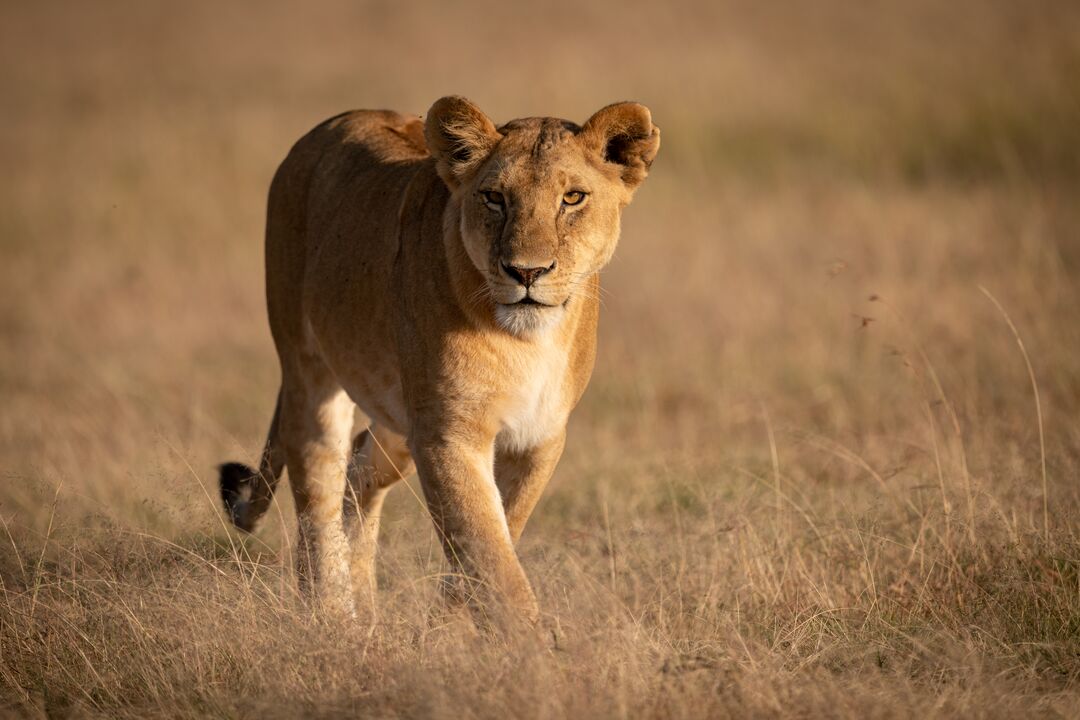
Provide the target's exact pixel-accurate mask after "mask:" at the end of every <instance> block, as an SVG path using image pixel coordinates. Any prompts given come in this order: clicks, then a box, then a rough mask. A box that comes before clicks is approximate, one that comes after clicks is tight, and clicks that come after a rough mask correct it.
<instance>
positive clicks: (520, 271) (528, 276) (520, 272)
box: [502, 263, 555, 287]
mask: <svg viewBox="0 0 1080 720" xmlns="http://www.w3.org/2000/svg"><path fill="white" fill-rule="evenodd" d="M502 268H503V270H505V271H506V274H507V275H509V276H510V277H512V278H514V279H515V280H517V281H518V282H519V283H521V284H522V285H524V286H525V287H531V286H532V284H533V283H534V282H536V281H537V280H538V279H539V278H540V276H541V275H543V274H544V273H547V272H551V271H552V270H554V269H555V263H551V264H550V265H548V266H547V267H520V266H518V265H507V264H506V263H503V264H502Z"/></svg>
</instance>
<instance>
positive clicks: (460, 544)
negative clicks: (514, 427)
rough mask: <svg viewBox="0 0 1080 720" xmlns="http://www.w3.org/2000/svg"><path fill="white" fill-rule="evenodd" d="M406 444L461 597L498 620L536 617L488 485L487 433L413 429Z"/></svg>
mask: <svg viewBox="0 0 1080 720" xmlns="http://www.w3.org/2000/svg"><path fill="white" fill-rule="evenodd" d="M410 446H411V448H412V455H413V458H414V459H415V461H416V467H417V471H418V473H419V476H420V484H421V485H422V487H423V489H424V496H425V497H426V499H427V504H428V509H429V510H430V512H431V517H432V519H433V520H434V522H435V527H436V529H437V530H438V532H439V536H440V539H441V540H442V543H443V549H444V551H445V552H446V557H447V559H448V560H449V562H450V565H451V568H452V569H453V570H454V571H455V572H456V573H458V574H459V576H460V583H459V584H458V586H457V587H458V588H459V590H460V592H461V593H462V596H463V597H462V598H461V599H462V600H464V601H466V602H468V604H469V605H470V606H472V607H473V608H474V609H475V610H478V611H480V612H490V611H495V613H494V614H495V616H496V617H495V619H496V620H497V621H504V620H508V619H512V618H514V617H518V618H524V619H526V620H528V621H529V622H535V621H536V619H537V617H538V615H539V608H538V607H537V604H536V598H535V597H534V595H533V592H532V588H531V587H529V581H528V579H527V578H526V577H525V572H524V571H523V570H522V568H521V563H519V562H518V558H517V555H516V553H515V552H514V543H513V540H512V538H511V535H510V530H509V528H508V527H507V524H506V515H505V513H504V511H503V505H502V501H501V500H500V498H499V491H498V488H497V487H496V485H495V477H494V435H493V434H489V433H484V432H481V431H479V430H477V429H476V428H453V429H448V428H440V429H439V430H438V431H437V432H423V431H420V432H414V435H413V437H412V438H411V442H410ZM504 610H510V613H509V614H507V613H505V612H503V611H504Z"/></svg>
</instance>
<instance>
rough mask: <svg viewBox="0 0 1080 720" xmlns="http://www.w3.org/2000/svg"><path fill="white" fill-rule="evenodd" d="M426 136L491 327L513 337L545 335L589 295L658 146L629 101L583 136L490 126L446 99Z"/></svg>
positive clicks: (567, 126) (572, 129)
mask: <svg viewBox="0 0 1080 720" xmlns="http://www.w3.org/2000/svg"><path fill="white" fill-rule="evenodd" d="M424 132H425V136H426V140H427V144H428V148H429V149H430V150H431V153H432V155H434V156H435V159H436V166H437V168H438V172H439V176H440V177H441V178H442V179H443V181H444V182H445V183H446V185H447V186H448V187H449V188H450V190H451V192H452V193H453V198H454V202H453V203H452V205H451V207H455V208H459V212H460V219H459V224H460V229H461V238H462V242H463V243H464V246H465V250H466V252H467V253H468V255H469V258H470V259H471V260H472V262H473V264H474V265H475V266H476V268H477V270H479V271H480V273H481V274H482V275H483V276H484V278H485V280H486V289H487V290H488V291H489V293H490V296H491V299H492V300H493V301H494V302H495V317H496V319H497V321H498V322H499V324H500V325H502V327H503V328H505V329H506V330H508V331H509V332H511V333H513V334H515V335H528V334H530V333H535V332H537V331H540V330H542V329H544V328H547V327H551V326H552V325H554V324H555V323H556V322H557V321H558V319H559V317H560V316H561V314H562V313H563V312H564V309H565V307H566V306H567V304H568V303H570V302H573V300H574V298H575V297H577V296H579V295H581V294H582V293H585V292H588V288H589V285H588V281H589V279H590V278H591V276H592V275H593V274H594V273H596V272H597V271H598V270H600V268H602V267H603V266H604V265H605V264H606V263H607V262H608V260H610V259H611V255H612V253H613V252H614V251H615V244H616V243H617V242H618V238H619V216H620V214H621V211H622V208H623V207H625V206H626V204H627V203H629V202H630V199H631V197H632V195H633V193H634V190H635V189H636V188H637V186H638V185H640V184H641V182H642V181H643V180H644V179H645V176H646V175H647V174H648V171H649V166H650V165H651V164H652V161H653V158H654V157H656V152H657V150H658V149H659V147H660V129H659V128H658V127H656V126H655V125H653V123H652V118H651V116H650V114H649V110H648V108H646V107H645V106H643V105H639V104H637V103H629V102H628V103H618V104H615V105H609V106H607V107H605V108H603V109H602V110H600V111H599V112H597V113H596V114H595V115H593V116H592V117H591V118H589V120H588V121H586V122H585V124H584V125H581V126H578V125H576V124H574V123H572V122H569V121H567V120H559V119H556V118H526V119H522V120H513V121H511V122H508V123H506V124H505V125H502V126H501V127H496V126H495V125H494V123H492V122H491V120H489V119H488V117H487V116H486V115H484V113H483V112H481V111H480V109H479V108H477V107H476V106H475V105H474V104H472V103H471V102H469V101H468V100H466V99H464V98H461V97H446V98H442V99H441V100H439V101H437V102H436V103H435V104H434V105H433V106H432V108H431V110H430V111H429V112H428V116H427V120H426V123H425V130H424Z"/></svg>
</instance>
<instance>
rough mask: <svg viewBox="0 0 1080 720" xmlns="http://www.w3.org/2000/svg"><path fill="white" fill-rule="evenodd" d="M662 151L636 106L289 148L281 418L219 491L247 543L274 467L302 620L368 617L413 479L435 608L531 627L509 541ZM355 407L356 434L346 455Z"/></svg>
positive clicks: (224, 472)
mask: <svg viewBox="0 0 1080 720" xmlns="http://www.w3.org/2000/svg"><path fill="white" fill-rule="evenodd" d="M659 146H660V130H659V129H658V128H657V127H656V126H655V125H653V123H652V119H651V116H650V114H649V110H648V109H647V108H645V107H644V106H642V105H638V104H636V103H619V104H615V105H609V106H608V107H605V108H604V109H602V110H600V111H599V112H597V113H596V114H595V115H593V116H592V117H591V118H589V120H588V121H587V122H586V123H585V124H584V125H582V126H578V125H576V124H574V123H572V122H568V121H566V120H558V119H555V118H526V119H523V120H514V121H512V122H509V123H506V124H505V125H502V126H501V127H496V126H495V125H494V124H493V123H492V122H491V120H489V119H488V118H487V116H486V115H484V113H482V112H481V111H480V110H479V108H477V107H476V106H475V105H474V104H472V103H471V102H469V101H468V100H466V99H464V98H461V97H445V98H442V99H441V100H439V101H437V102H436V103H435V104H434V105H433V106H432V107H431V110H430V111H429V112H428V115H427V120H426V122H422V121H421V120H420V119H419V118H416V117H406V116H403V115H399V114H397V113H394V112H385V111H356V112H349V113H345V114H343V115H338V116H337V117H334V118H331V119H330V120H327V121H326V122H324V123H322V124H321V125H319V126H318V127H316V128H315V129H314V130H312V131H311V132H309V133H308V134H307V135H305V136H304V137H303V138H302V139H301V140H300V141H299V142H297V144H296V145H295V146H294V147H293V149H292V151H291V152H290V153H289V155H288V157H286V158H285V161H284V162H283V163H282V164H281V167H280V168H279V169H278V171H277V173H276V174H275V176H274V180H273V183H272V184H271V186H270V198H269V208H268V210H267V226H266V299H267V308H268V312H269V316H270V329H271V332H272V333H273V337H274V344H275V345H276V347H277V352H278V356H279V358H280V361H281V375H282V379H281V389H280V391H279V393H278V400H277V409H276V410H275V412H274V418H273V421H272V422H271V424H270V432H269V437H268V438H267V440H266V448H265V451H264V452H263V456H262V462H261V464H260V466H259V468H258V470H252V469H250V468H247V467H245V466H243V465H241V464H238V463H228V464H225V465H223V466H222V467H221V478H220V481H221V494H222V498H223V500H224V502H225V507H226V509H227V511H228V513H229V516H230V518H231V520H232V522H233V523H234V524H235V525H236V526H237V527H239V528H242V529H244V530H246V531H249V532H250V531H252V530H253V529H254V527H255V524H256V522H257V521H258V519H259V517H260V516H261V515H263V513H264V512H265V511H266V509H267V508H268V506H269V504H270V501H271V499H272V495H273V492H274V488H275V486H276V485H277V482H278V480H279V478H280V477H281V474H282V470H283V469H284V468H285V466H288V468H289V477H290V485H291V486H292V492H293V496H294V498H295V501H296V508H297V511H298V514H299V526H300V542H299V546H298V552H297V557H298V565H299V567H298V571H299V577H300V582H301V586H302V588H303V589H305V590H306V591H307V592H308V593H309V594H311V595H313V596H314V597H315V598H316V599H317V600H319V601H320V605H322V606H324V607H328V608H332V609H336V610H339V611H343V612H346V613H350V612H354V607H355V603H356V602H360V601H367V602H370V601H373V597H372V594H373V593H374V589H375V574H374V554H375V545H376V536H377V533H378V528H379V514H380V508H381V506H382V502H383V498H384V496H385V494H386V492H387V489H388V488H389V486H390V485H391V484H393V483H394V482H395V481H397V480H398V479H400V478H402V477H405V476H407V475H409V474H411V473H412V472H413V470H414V468H415V470H416V471H417V472H418V473H419V476H420V484H421V486H422V487H423V491H424V496H425V498H426V501H427V505H428V508H429V510H430V512H431V517H432V519H433V520H434V522H435V526H436V528H437V530H438V533H439V536H440V538H441V539H442V542H443V546H444V549H445V551H446V557H447V558H448V560H449V561H450V564H451V566H452V567H453V569H454V571H455V576H456V577H457V578H458V580H457V585H456V589H455V590H454V593H453V594H454V595H456V596H458V597H461V598H463V599H466V600H469V601H471V602H472V603H473V604H474V606H475V607H484V608H488V609H490V608H492V607H498V608H503V609H507V608H508V609H509V610H510V611H511V612H510V613H508V615H509V616H512V617H520V616H524V617H525V618H527V619H529V620H535V619H536V617H537V613H538V608H537V604H536V599H535V597H534V595H533V592H532V589H531V588H530V587H529V582H528V580H527V579H526V577H525V573H524V572H523V571H522V569H521V565H520V564H519V562H518V559H517V556H516V554H515V552H514V543H515V542H516V541H517V540H518V537H519V536H520V535H521V531H522V529H523V528H524V527H525V522H526V520H528V518H529V514H530V513H531V512H532V510H533V507H534V506H535V504H536V501H537V499H538V498H539V496H540V493H541V491H542V490H543V488H544V486H545V484H546V483H547V481H548V479H549V477H550V476H551V473H552V471H553V470H554V468H555V464H556V462H557V461H558V459H559V456H560V454H561V453H562V449H563V442H564V440H565V437H566V429H565V428H566V421H567V417H568V416H569V414H570V411H571V409H573V407H574V406H575V405H576V404H577V402H578V400H579V399H580V397H581V394H582V392H583V391H584V390H585V385H586V384H587V383H588V380H589V376H590V374H591V372H592V367H593V360H594V358H595V354H596V325H597V314H598V303H599V298H598V295H599V280H598V273H599V271H600V269H601V268H602V267H603V266H604V265H605V263H607V262H608V260H609V259H610V258H611V255H612V252H613V251H614V250H615V244H616V242H617V240H618V237H619V218H620V214H621V211H622V208H623V207H625V206H626V204H627V203H629V202H630V198H631V196H632V195H633V192H634V190H635V188H637V186H638V185H639V184H640V183H641V182H642V181H643V180H644V179H645V176H646V174H647V172H648V170H649V166H650V164H651V163H652V161H653V158H654V157H655V156H656V153H657V150H658V149H659ZM354 404H355V405H354ZM355 406H358V407H359V408H360V410H361V411H362V412H363V414H364V415H366V416H367V417H368V418H370V420H371V424H370V427H368V428H367V429H366V430H364V431H363V432H361V433H360V434H359V435H358V436H357V437H355V438H352V429H353V411H354V407H355ZM350 441H351V450H350Z"/></svg>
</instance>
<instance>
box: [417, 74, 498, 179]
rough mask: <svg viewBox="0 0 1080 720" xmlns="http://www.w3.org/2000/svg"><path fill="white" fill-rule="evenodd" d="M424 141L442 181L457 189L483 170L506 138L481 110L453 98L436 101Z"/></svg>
mask: <svg viewBox="0 0 1080 720" xmlns="http://www.w3.org/2000/svg"><path fill="white" fill-rule="evenodd" d="M424 139H425V140H427V146H428V150H429V151H430V152H431V154H432V155H433V156H434V157H435V162H436V168H437V169H438V171H439V177H441V178H442V179H443V182H445V183H446V184H447V186H448V187H449V188H450V189H454V188H456V187H457V186H458V185H460V184H461V183H462V182H463V181H464V179H465V178H466V177H467V176H468V175H469V173H471V172H473V171H475V170H476V168H478V167H479V166H480V163H481V162H483V161H484V158H486V157H487V156H488V154H489V153H490V152H491V150H492V149H493V148H494V147H495V145H496V143H498V142H499V140H501V139H502V135H500V134H499V132H498V131H497V130H496V129H495V124H494V123H492V122H491V120H489V119H488V116H487V115H485V114H484V113H483V112H482V111H481V110H480V108H478V107H476V106H475V105H473V104H472V103H471V102H469V101H468V100H466V99H465V98H463V97H459V96H457V95H451V96H449V97H444V98H441V99H439V100H436V101H435V104H434V105H432V106H431V109H430V110H428V114H427V120H425V121H424Z"/></svg>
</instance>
